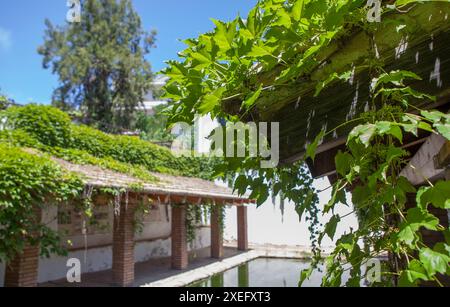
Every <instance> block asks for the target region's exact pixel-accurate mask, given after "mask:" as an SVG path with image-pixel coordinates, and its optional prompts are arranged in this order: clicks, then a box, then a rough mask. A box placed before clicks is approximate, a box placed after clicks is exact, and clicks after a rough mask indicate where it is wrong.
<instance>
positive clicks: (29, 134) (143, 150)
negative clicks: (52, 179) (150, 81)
mask: <svg viewBox="0 0 450 307" xmlns="http://www.w3.org/2000/svg"><path fill="white" fill-rule="evenodd" d="M2 116H3V117H6V118H7V122H8V125H9V126H10V129H9V130H4V131H0V142H3V143H9V144H14V145H16V146H21V147H32V148H37V149H39V150H41V151H45V152H50V153H53V154H56V155H58V154H61V153H62V152H63V151H62V149H65V151H64V153H63V154H62V155H63V156H64V157H65V158H66V159H68V158H70V159H69V160H70V161H71V162H74V163H85V164H93V165H99V166H101V167H104V168H108V169H111V170H114V171H118V172H125V173H127V174H131V175H133V176H137V177H138V178H140V179H145V180H147V179H148V180H150V179H151V178H152V176H151V175H150V174H146V172H143V168H145V169H146V170H147V171H153V172H159V173H166V174H171V175H179V176H187V177H199V178H203V179H207V180H210V179H212V175H213V164H214V162H215V160H213V159H208V158H202V157H175V156H174V155H172V153H171V152H170V150H169V149H167V148H165V147H161V146H158V145H155V144H152V143H150V142H147V141H144V140H141V139H140V138H138V137H130V136H121V135H111V134H106V133H104V132H101V131H99V130H96V129H94V128H91V127H88V126H84V125H75V124H72V123H71V122H70V118H69V116H68V115H67V114H65V113H64V112H62V111H60V110H58V109H56V108H54V107H50V106H39V105H27V106H24V107H13V108H10V109H8V110H6V111H3V112H2V113H1V115H0V117H2ZM56 149H58V150H56ZM70 150H72V151H70ZM87 155H89V157H87ZM64 157H61V158H64ZM94 158H97V159H94ZM114 160H116V161H115V162H114ZM121 163H122V164H121ZM125 164H126V165H125Z"/></svg>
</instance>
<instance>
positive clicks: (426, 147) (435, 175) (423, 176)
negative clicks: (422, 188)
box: [400, 134, 446, 185]
mask: <svg viewBox="0 0 450 307" xmlns="http://www.w3.org/2000/svg"><path fill="white" fill-rule="evenodd" d="M445 143H446V139H445V138H444V137H442V136H440V135H437V134H432V135H431V136H430V137H429V138H428V140H427V141H426V142H425V143H424V144H423V145H422V147H421V148H420V149H419V150H418V151H417V153H416V155H415V156H414V157H413V158H412V159H411V161H410V162H409V164H408V165H407V166H406V167H405V168H404V169H403V170H402V172H401V173H400V175H401V176H404V177H406V178H407V179H408V180H409V181H410V182H411V183H412V184H413V185H422V184H425V183H426V182H427V181H434V180H437V179H440V178H443V177H444V176H445V172H444V169H436V168H435V157H436V156H437V155H438V154H439V152H440V151H441V149H442V147H443V146H444V145H445Z"/></svg>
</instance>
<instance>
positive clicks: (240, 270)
mask: <svg viewBox="0 0 450 307" xmlns="http://www.w3.org/2000/svg"><path fill="white" fill-rule="evenodd" d="M308 268H309V262H308V261H302V260H296V259H269V258H260V259H256V260H253V261H250V262H248V263H245V264H243V265H241V266H239V267H236V268H233V269H230V270H228V271H225V272H223V273H220V274H217V275H215V276H213V277H211V278H209V279H205V280H202V281H199V282H196V283H194V284H192V285H190V286H189V287H298V282H299V280H300V272H301V271H302V270H304V269H308ZM322 276H323V274H322V273H320V272H316V273H315V274H313V276H312V277H311V279H310V280H307V281H305V283H304V284H303V286H304V287H319V286H320V284H321V282H322ZM345 277H346V276H344V279H345Z"/></svg>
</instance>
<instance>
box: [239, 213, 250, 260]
mask: <svg viewBox="0 0 450 307" xmlns="http://www.w3.org/2000/svg"><path fill="white" fill-rule="evenodd" d="M237 220H238V221H237V224H238V250H240V251H247V250H248V232H247V207H245V206H241V207H237Z"/></svg>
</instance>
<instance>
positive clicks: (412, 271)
mask: <svg viewBox="0 0 450 307" xmlns="http://www.w3.org/2000/svg"><path fill="white" fill-rule="evenodd" d="M420 279H422V280H424V281H426V280H429V278H428V276H427V272H426V270H425V268H424V267H423V265H422V263H421V262H420V261H419V260H417V259H414V260H412V261H411V262H410V263H409V266H408V269H407V270H404V271H403V272H402V273H401V275H400V279H399V286H400V287H415V286H417V282H418V280H420Z"/></svg>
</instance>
